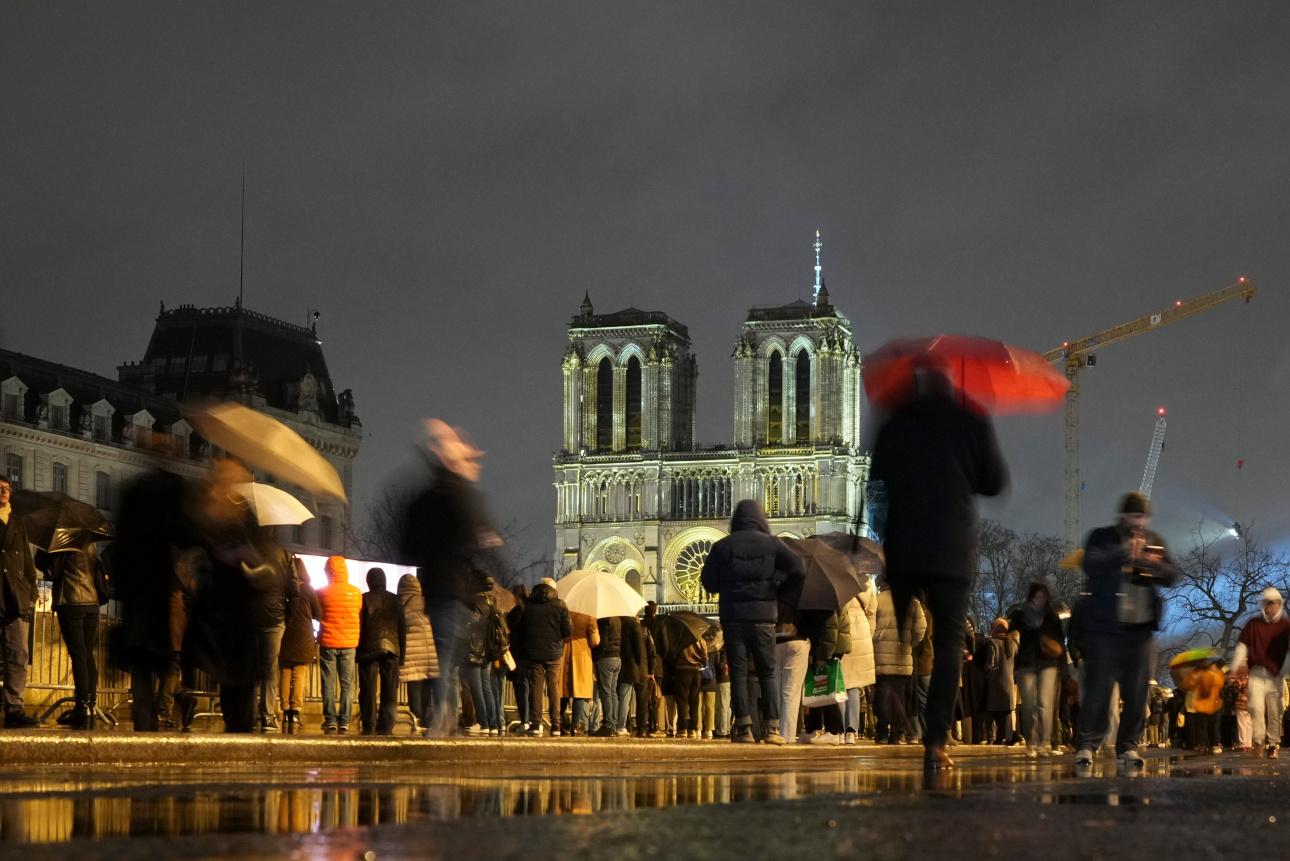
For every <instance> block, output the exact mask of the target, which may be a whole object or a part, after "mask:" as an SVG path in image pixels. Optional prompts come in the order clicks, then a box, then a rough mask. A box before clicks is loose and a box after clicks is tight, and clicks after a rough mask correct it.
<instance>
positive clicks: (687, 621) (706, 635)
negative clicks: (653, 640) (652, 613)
mask: <svg viewBox="0 0 1290 861" xmlns="http://www.w3.org/2000/svg"><path fill="white" fill-rule="evenodd" d="M660 618H661V619H662V620H663V621H662V625H661V631H662V636H661V637H660V642H659V644H658V645H659V651H661V652H662V653H663V655H664V656H665V657H666V658H668V659H669V660H671V659H673V658H675V657H676V656H677V655H679V654H681V652H683V651H685V650H686V649H687V648H689V647H690V646H691V645H692V644H694V643H696V642H698V641H699V640H702V639H707V641H708V648H710V649H719V648H721V626H720V625H718V624H717V623H716V622H714V621H712V620H711V619H709V618H707V617H706V616H700V615H699V614H698V613H691V612H690V611H688V610H681V611H678V612H676V613H668V614H667V615H666V616H662V617H660Z"/></svg>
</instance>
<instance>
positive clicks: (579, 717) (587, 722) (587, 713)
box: [570, 697, 591, 732]
mask: <svg viewBox="0 0 1290 861" xmlns="http://www.w3.org/2000/svg"><path fill="white" fill-rule="evenodd" d="M570 727H571V728H572V729H573V731H574V732H586V731H587V730H588V729H590V728H591V700H590V699H587V698H586V697H574V698H573V723H572V724H571V725H570Z"/></svg>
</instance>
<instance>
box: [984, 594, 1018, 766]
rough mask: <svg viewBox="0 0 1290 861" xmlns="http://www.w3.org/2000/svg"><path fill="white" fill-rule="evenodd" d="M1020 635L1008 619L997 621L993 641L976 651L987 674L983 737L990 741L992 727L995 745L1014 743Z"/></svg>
mask: <svg viewBox="0 0 1290 861" xmlns="http://www.w3.org/2000/svg"><path fill="white" fill-rule="evenodd" d="M1020 640H1021V635H1020V634H1018V633H1017V632H1015V631H1009V630H1008V620H1007V619H995V620H994V624H993V625H991V626H990V637H989V639H987V640H985V641H984V642H983V643H982V644H981V645H980V646H978V647H977V656H976V661H977V663H978V665H979V666H980V667H981V669H982V670H983V671H984V672H985V719H984V724H985V728H984V729H983V730H982V733H981V737H982V738H983V739H984V740H986V741H989V739H990V732H989V727H990V726H991V724H993V726H994V743H995V744H1007V743H1008V742H1009V741H1011V739H1012V706H1013V702H1012V681H1013V675H1014V667H1015V662H1016V659H1017V648H1018V643H1019V642H1020Z"/></svg>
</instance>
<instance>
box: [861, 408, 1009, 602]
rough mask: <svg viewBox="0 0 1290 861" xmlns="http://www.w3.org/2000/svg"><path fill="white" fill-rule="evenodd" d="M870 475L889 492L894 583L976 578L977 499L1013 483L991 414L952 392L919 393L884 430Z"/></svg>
mask: <svg viewBox="0 0 1290 861" xmlns="http://www.w3.org/2000/svg"><path fill="white" fill-rule="evenodd" d="M869 477H870V479H871V480H873V481H881V482H883V484H884V486H885V487H886V491H887V525H886V530H885V531H886V534H885V535H884V536H883V548H884V549H885V550H886V551H887V572H888V576H889V578H890V579H891V580H892V582H896V581H898V580H900V579H901V578H902V577H903V576H905V575H908V574H915V573H917V574H924V575H926V574H930V575H933V576H938V577H944V578H947V579H970V578H972V577H973V576H975V567H974V566H975V565H976V531H977V527H976V500H975V499H974V497H975V496H976V495H977V494H981V495H983V496H994V495H995V494H997V493H999V492H1000V491H1001V490H1003V488H1004V486H1005V485H1006V484H1007V483H1008V474H1007V468H1006V467H1005V466H1004V463H1003V458H1002V456H1001V455H1000V454H999V446H998V443H997V442H996V440H995V436H994V428H993V427H992V426H991V424H990V422H989V420H988V419H986V418H984V417H983V416H980V415H977V414H976V413H974V412H972V411H970V410H968V409H966V408H964V407H963V406H961V405H960V404H958V403H956V402H955V401H954V400H953V399H952V398H951V397H950V396H949V395H948V394H946V393H932V394H927V395H924V396H922V397H919V398H917V399H916V400H914V401H912V402H911V403H909V404H908V405H906V406H904V407H902V408H901V409H900V410H899V411H897V412H896V413H894V414H893V415H892V416H891V418H890V419H888V420H887V422H886V424H884V425H883V426H882V429H881V430H880V431H878V441H877V443H875V445H874V451H873V468H872V469H871V470H870V473H869Z"/></svg>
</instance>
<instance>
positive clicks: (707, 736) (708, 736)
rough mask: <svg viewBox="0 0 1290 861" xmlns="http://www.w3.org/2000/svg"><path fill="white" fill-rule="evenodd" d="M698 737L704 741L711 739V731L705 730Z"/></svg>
mask: <svg viewBox="0 0 1290 861" xmlns="http://www.w3.org/2000/svg"><path fill="white" fill-rule="evenodd" d="M700 738H702V739H703V740H704V741H712V731H711V730H705V731H704V732H703V734H702V735H701V736H700Z"/></svg>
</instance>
